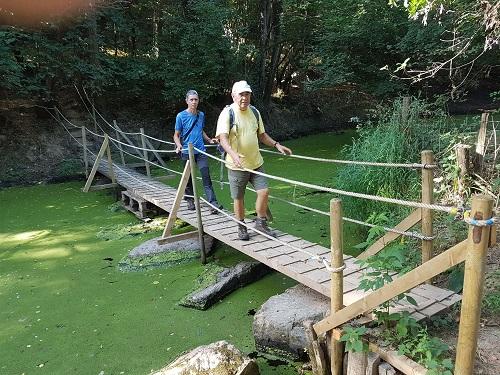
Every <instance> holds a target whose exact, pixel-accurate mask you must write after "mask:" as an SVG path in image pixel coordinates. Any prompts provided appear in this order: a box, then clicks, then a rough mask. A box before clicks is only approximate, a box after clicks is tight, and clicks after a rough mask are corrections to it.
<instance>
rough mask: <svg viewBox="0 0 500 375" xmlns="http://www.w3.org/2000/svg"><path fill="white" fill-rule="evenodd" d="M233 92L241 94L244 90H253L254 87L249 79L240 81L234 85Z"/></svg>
mask: <svg viewBox="0 0 500 375" xmlns="http://www.w3.org/2000/svg"><path fill="white" fill-rule="evenodd" d="M231 92H232V93H233V94H241V93H242V92H252V88H251V87H250V85H249V84H248V82H247V81H238V82H235V83H234V85H233V90H232V91H231Z"/></svg>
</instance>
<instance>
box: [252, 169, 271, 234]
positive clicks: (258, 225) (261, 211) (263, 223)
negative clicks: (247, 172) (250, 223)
mask: <svg viewBox="0 0 500 375" xmlns="http://www.w3.org/2000/svg"><path fill="white" fill-rule="evenodd" d="M257 171H259V172H264V169H263V168H262V167H260V168H257ZM250 182H251V183H252V185H253V187H254V189H255V191H256V192H257V200H256V201H255V211H256V212H257V219H255V229H257V230H258V231H260V232H262V233H265V234H267V235H268V236H272V237H276V233H275V232H274V231H272V230H271V229H269V227H268V226H267V209H268V201H269V189H268V188H267V179H266V178H265V177H264V176H260V175H258V174H252V177H251V178H250Z"/></svg>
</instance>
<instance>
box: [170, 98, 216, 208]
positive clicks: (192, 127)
mask: <svg viewBox="0 0 500 375" xmlns="http://www.w3.org/2000/svg"><path fill="white" fill-rule="evenodd" d="M199 102H200V99H199V96H198V93H197V92H196V91H195V90H189V91H188V92H187V93H186V103H187V108H186V109H185V110H184V111H182V112H179V113H178V114H177V117H176V119H175V132H174V142H175V145H176V148H175V152H176V153H181V158H182V160H184V165H185V164H186V161H187V160H188V159H189V151H188V146H189V143H192V144H193V146H194V147H195V148H197V149H198V150H202V151H205V150H206V149H205V143H204V142H203V140H205V141H207V142H208V143H211V144H213V143H215V142H216V139H214V138H210V137H209V136H208V135H207V134H206V133H205V131H204V130H203V127H204V126H205V114H204V113H203V112H201V111H198V104H199ZM194 158H195V161H196V164H197V165H198V168H199V169H200V173H201V178H202V180H203V188H204V190H205V195H206V197H207V200H208V201H209V202H210V203H211V204H213V205H214V206H215V207H218V208H222V206H221V205H220V204H219V203H218V202H217V198H216V197H215V192H214V189H213V186H212V179H211V178H210V171H209V169H208V157H207V156H206V155H204V154H202V153H200V152H198V151H197V150H196V149H195V150H194ZM185 194H186V195H193V184H192V180H191V179H189V181H188V184H187V186H186V191H185ZM185 199H186V201H187V203H188V209H189V210H194V209H195V206H194V199H193V198H191V197H186V198H185ZM212 213H214V214H215V213H217V210H216V209H212Z"/></svg>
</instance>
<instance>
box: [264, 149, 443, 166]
mask: <svg viewBox="0 0 500 375" xmlns="http://www.w3.org/2000/svg"><path fill="white" fill-rule="evenodd" d="M260 151H262V152H266V153H268V154H274V155H281V156H283V154H282V153H280V152H276V151H271V150H266V149H260ZM287 156H288V157H290V158H295V159H302V160H312V161H319V162H323V163H336V164H352V165H364V166H372V167H396V168H411V169H436V168H437V165H436V164H420V163H410V164H403V163H380V162H369V161H356V160H339V159H325V158H317V157H313V156H304V155H294V154H292V155H287Z"/></svg>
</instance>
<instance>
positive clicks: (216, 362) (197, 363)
mask: <svg viewBox="0 0 500 375" xmlns="http://www.w3.org/2000/svg"><path fill="white" fill-rule="evenodd" d="M153 375H259V367H258V366H257V363H256V362H255V361H254V360H252V359H250V358H248V357H245V356H244V355H243V354H242V353H241V352H240V351H239V350H238V349H237V348H236V347H235V346H234V345H231V344H230V343H228V342H227V341H217V342H215V343H212V344H209V345H204V346H199V347H197V348H195V349H193V350H191V351H190V352H189V353H187V354H184V355H182V356H181V357H179V358H177V359H176V360H175V361H174V362H172V363H171V364H169V365H168V366H166V367H164V368H163V369H161V370H159V371H157V372H155V373H154V374H153Z"/></svg>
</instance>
